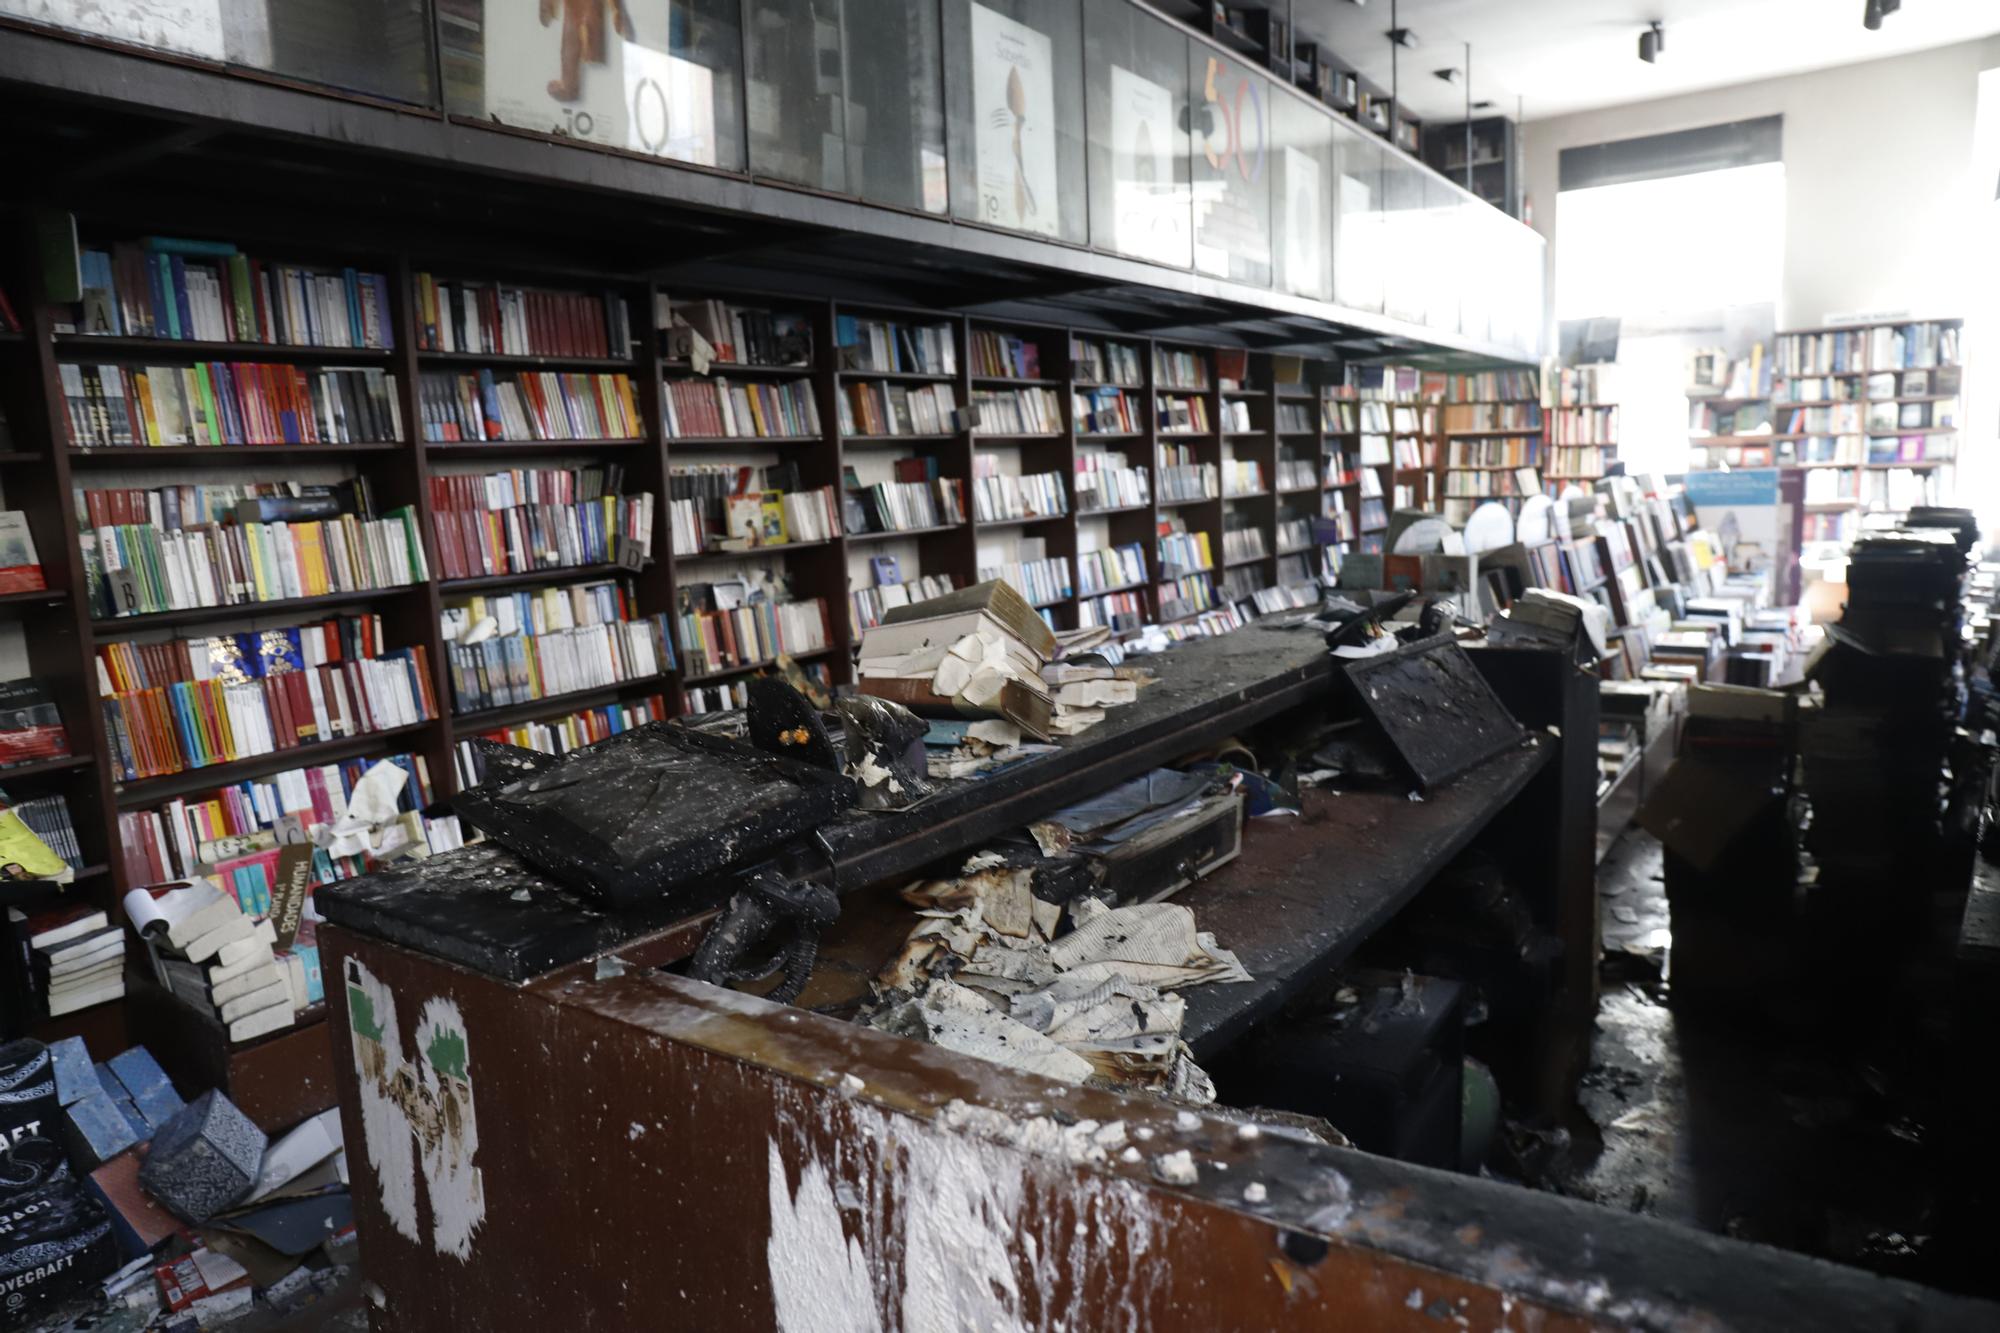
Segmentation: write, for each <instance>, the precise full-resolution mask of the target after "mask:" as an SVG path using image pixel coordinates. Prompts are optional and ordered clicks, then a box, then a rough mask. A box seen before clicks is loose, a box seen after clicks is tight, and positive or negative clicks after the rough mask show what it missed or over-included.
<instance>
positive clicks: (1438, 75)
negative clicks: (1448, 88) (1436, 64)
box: [1431, 69, 1458, 83]
mask: <svg viewBox="0 0 2000 1333" xmlns="http://www.w3.org/2000/svg"><path fill="white" fill-rule="evenodd" d="M1431 77H1432V78H1434V79H1436V80H1437V81H1438V82H1439V83H1457V82H1458V71H1457V70H1455V69H1434V70H1432V71H1431Z"/></svg>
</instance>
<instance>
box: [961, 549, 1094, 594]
mask: <svg viewBox="0 0 2000 1333" xmlns="http://www.w3.org/2000/svg"><path fill="white" fill-rule="evenodd" d="M1023 545H1026V543H1023ZM988 579H1002V580H1004V581H1005V582H1008V583H1011V584H1013V585H1014V589H1015V591H1017V592H1019V593H1020V594H1021V595H1022V596H1023V597H1025V598H1027V599H1028V600H1029V601H1030V602H1031V603H1033V604H1034V605H1036V606H1046V605H1047V604H1048V603H1050V602H1060V601H1062V600H1063V599H1064V598H1066V597H1068V596H1069V595H1070V594H1071V593H1072V592H1073V591H1075V589H1074V587H1073V586H1072V585H1071V582H1070V576H1069V561H1068V560H1067V559H1066V558H1064V557H1063V556H1059V555H1054V556H1044V557H1042V558H1040V559H1035V560H1029V559H1021V560H1012V561H1003V562H1002V563H1000V564H997V565H982V566H980V569H979V581H980V582H981V583H984V582H986V581H987V580H988Z"/></svg>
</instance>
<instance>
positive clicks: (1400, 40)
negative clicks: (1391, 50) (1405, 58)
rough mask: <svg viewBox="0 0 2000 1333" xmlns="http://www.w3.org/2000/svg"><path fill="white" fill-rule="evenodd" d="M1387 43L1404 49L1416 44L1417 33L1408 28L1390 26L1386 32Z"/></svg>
mask: <svg viewBox="0 0 2000 1333" xmlns="http://www.w3.org/2000/svg"><path fill="white" fill-rule="evenodd" d="M1388 38H1389V44H1390V45H1391V46H1400V47H1403V48H1405V49H1407V48H1409V47H1412V46H1415V45H1416V44H1417V34H1416V33H1414V32H1412V31H1411V30H1410V29H1408V28H1391V29H1389V32H1388Z"/></svg>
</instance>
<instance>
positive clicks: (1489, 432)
mask: <svg viewBox="0 0 2000 1333" xmlns="http://www.w3.org/2000/svg"><path fill="white" fill-rule="evenodd" d="M1439 422H1440V427H1441V437H1442V449H1441V450H1440V457H1439V460H1438V462H1439V470H1440V478H1441V486H1442V491H1441V495H1442V500H1441V503H1442V506H1443V508H1442V512H1443V515H1444V518H1445V520H1446V521H1447V522H1448V523H1450V524H1451V525H1452V526H1453V527H1460V528H1462V527H1464V526H1465V522H1466V520H1467V519H1468V518H1470V517H1471V516H1472V511H1473V510H1474V509H1476V508H1477V507H1478V506H1480V505H1482V504H1485V503H1488V502H1489V501H1497V502H1499V503H1501V504H1504V505H1506V506H1507V508H1508V510H1509V511H1510V512H1512V513H1515V514H1519V513H1520V512H1521V501H1522V500H1523V499H1525V498H1526V497H1527V496H1530V495H1539V494H1541V492H1542V480H1541V467H1542V431H1543V425H1542V393H1541V383H1540V376H1539V375H1538V374H1537V373H1536V372H1535V371H1532V370H1514V369H1496V370H1484V371H1475V372H1468V373H1454V374H1451V375H1447V376H1446V377H1445V399H1444V405H1443V407H1442V408H1441V409H1440V410H1439Z"/></svg>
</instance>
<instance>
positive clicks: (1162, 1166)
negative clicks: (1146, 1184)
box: [1153, 1148, 1201, 1185]
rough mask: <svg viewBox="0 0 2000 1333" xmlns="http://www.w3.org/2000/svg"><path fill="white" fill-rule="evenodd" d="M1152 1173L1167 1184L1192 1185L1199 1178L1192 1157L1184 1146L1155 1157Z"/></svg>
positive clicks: (1199, 1175) (1199, 1174)
mask: <svg viewBox="0 0 2000 1333" xmlns="http://www.w3.org/2000/svg"><path fill="white" fill-rule="evenodd" d="M1153 1174H1154V1175H1156V1176H1158V1177H1159V1178H1160V1179H1161V1180H1163V1181H1165V1182H1166V1183H1167V1184H1169V1185H1192V1184H1194V1183H1195V1181H1197V1180H1199V1179H1200V1178H1201V1173H1200V1172H1199V1171H1197V1170H1195V1166H1194V1157H1193V1155H1192V1154H1190V1153H1189V1152H1188V1150H1187V1149H1186V1148H1182V1149H1181V1150H1180V1151H1179V1152H1170V1153H1162V1154H1160V1155H1159V1156H1158V1157H1155V1158H1154V1159H1153Z"/></svg>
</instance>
